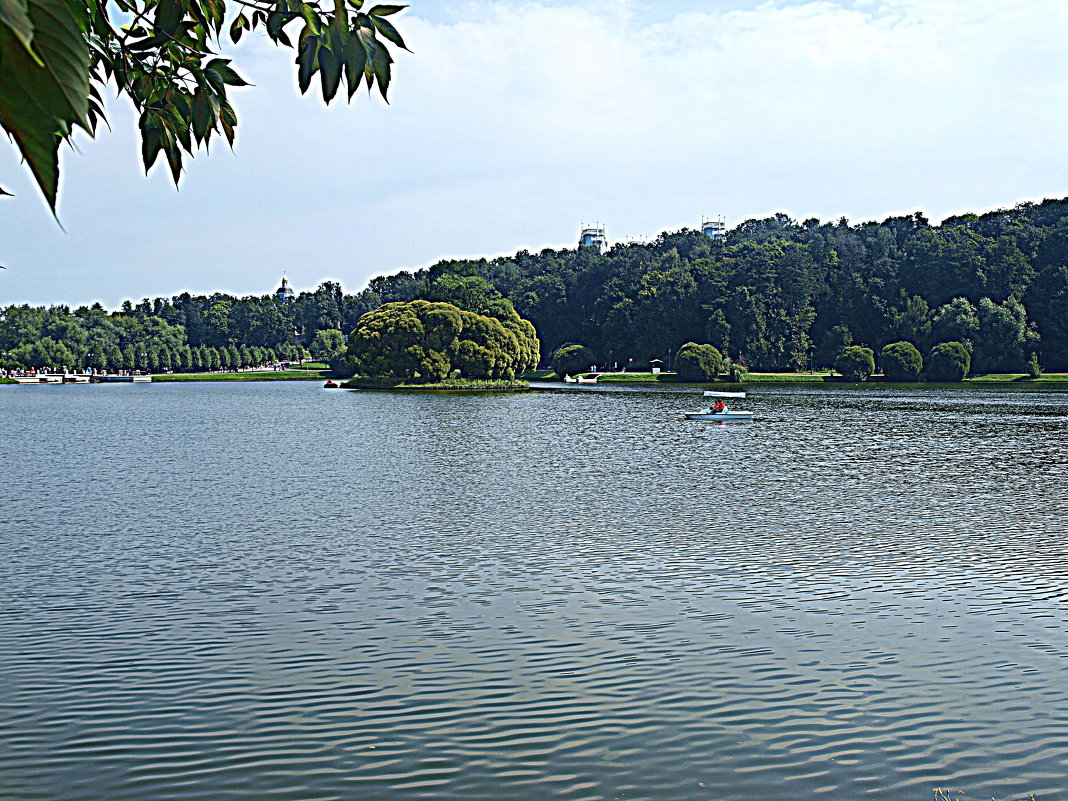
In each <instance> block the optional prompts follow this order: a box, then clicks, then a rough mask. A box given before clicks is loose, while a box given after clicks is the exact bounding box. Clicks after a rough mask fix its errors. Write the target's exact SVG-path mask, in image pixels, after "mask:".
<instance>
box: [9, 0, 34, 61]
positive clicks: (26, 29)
mask: <svg viewBox="0 0 1068 801" xmlns="http://www.w3.org/2000/svg"><path fill="white" fill-rule="evenodd" d="M0 25H6V26H7V27H8V28H9V29H10V30H11V32H12V33H13V34H15V37H16V38H17V39H18V40H19V41H20V42H22V46H23V47H25V48H26V49H27V50H28V51H30V53H31V54H32V53H33V47H32V43H33V23H32V22H30V15H29V7H28V4H27V3H26V0H0ZM34 59H35V60H37V63H38V64H41V62H40V60H38V59H37V57H36V56H34ZM42 66H43V65H42Z"/></svg>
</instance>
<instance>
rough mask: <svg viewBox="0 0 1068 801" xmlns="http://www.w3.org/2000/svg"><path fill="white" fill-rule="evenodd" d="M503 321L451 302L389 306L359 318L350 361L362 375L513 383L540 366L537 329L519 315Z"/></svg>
mask: <svg viewBox="0 0 1068 801" xmlns="http://www.w3.org/2000/svg"><path fill="white" fill-rule="evenodd" d="M512 314H513V315H515V320H514V321H512V320H508V321H504V322H502V321H501V320H498V319H497V318H495V317H489V316H486V315H483V314H477V313H475V312H471V311H466V310H464V309H461V308H459V307H457V306H455V305H453V304H451V303H443V302H432V301H427V300H413V301H409V302H397V303H387V304H385V305H384V306H381V307H380V308H378V309H375V310H374V311H371V312H368V313H367V314H365V315H363V317H361V318H360V322H359V324H358V325H357V326H356V329H355V330H354V331H353V332H352V333H351V334H350V335H349V346H348V358H349V361H350V363H351V364H352V367H353V369H354V370H355V371H356V372H358V373H360V374H361V375H366V376H371V377H376V378H379V377H382V378H404V379H409V380H419V381H422V382H424V383H436V382H440V381H442V380H444V379H445V378H447V377H449V376H450V375H451V374H452V373H453V371H459V373H460V375H461V376H462V377H464V378H476V379H498V378H499V379H512V378H514V377H515V376H516V375H518V374H521V373H525V372H528V371H530V370H533V369H534V368H535V367H536V366H537V353H538V339H537V335H536V334H535V333H534V328H533V326H531V325H530V323H529V322H527V321H526V320H522V319H521V318H519V315H517V314H515V312H514V311H513V312H512Z"/></svg>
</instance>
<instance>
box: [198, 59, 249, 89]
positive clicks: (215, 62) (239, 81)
mask: <svg viewBox="0 0 1068 801" xmlns="http://www.w3.org/2000/svg"><path fill="white" fill-rule="evenodd" d="M209 73H213V74H214V75H217V76H218V78H219V80H220V81H221V82H222V83H224V84H227V85H229V86H248V85H249V84H248V82H247V81H246V80H245V79H244V78H242V77H241V76H240V75H238V74H237V73H236V72H234V70H233V68H232V67H231V66H230V59H228V58H213V59H212V60H211V61H209V62H208V63H207V64H205V65H204V77H206V78H207V79H208V80H209V81H212V79H213V76H212V75H209Z"/></svg>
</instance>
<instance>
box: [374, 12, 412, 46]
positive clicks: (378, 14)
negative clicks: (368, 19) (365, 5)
mask: <svg viewBox="0 0 1068 801" xmlns="http://www.w3.org/2000/svg"><path fill="white" fill-rule="evenodd" d="M407 7H408V6H375V7H374V8H372V9H371V10H370V11H368V12H367V13H368V14H370V15H371V16H372V17H388V16H389V15H390V14H396V13H397V12H398V11H404V9H406V8H407ZM401 47H404V45H401Z"/></svg>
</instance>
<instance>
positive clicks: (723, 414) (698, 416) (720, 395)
mask: <svg viewBox="0 0 1068 801" xmlns="http://www.w3.org/2000/svg"><path fill="white" fill-rule="evenodd" d="M705 397H706V398H716V399H717V401H716V403H714V404H713V405H712V406H710V407H708V408H707V409H702V410H701V411H699V412H683V415H685V417H686V419H687V420H711V421H713V422H720V423H723V422H727V421H729V420H752V419H753V413H752V412H746V411H742V410H740V409H738V410H735V409H731V408H730V407H729V406H728V405H727V404H726V403H725V402H724V401H725V399H735V398H744V397H745V393H744V392H714V391H711V390H709V391H706V392H705Z"/></svg>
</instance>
